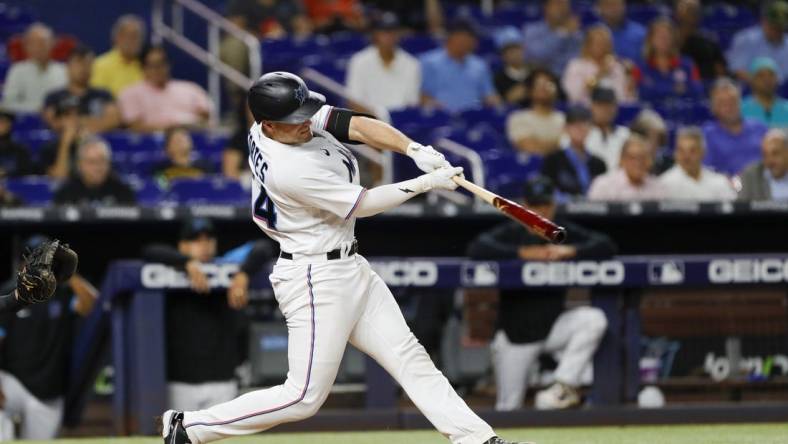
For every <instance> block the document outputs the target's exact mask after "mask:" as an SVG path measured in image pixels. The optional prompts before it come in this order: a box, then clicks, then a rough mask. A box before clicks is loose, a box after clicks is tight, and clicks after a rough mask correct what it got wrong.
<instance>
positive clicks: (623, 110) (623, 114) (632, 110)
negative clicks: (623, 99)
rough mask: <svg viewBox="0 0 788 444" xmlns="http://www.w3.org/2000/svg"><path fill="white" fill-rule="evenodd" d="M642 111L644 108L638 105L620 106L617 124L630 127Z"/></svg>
mask: <svg viewBox="0 0 788 444" xmlns="http://www.w3.org/2000/svg"><path fill="white" fill-rule="evenodd" d="M642 109H643V107H642V106H641V105H640V104H638V103H633V104H626V105H620V106H619V107H618V115H617V116H616V124H617V125H629V124H630V122H632V121H633V120H634V119H635V117H637V115H638V114H639V113H640V111H641V110H642Z"/></svg>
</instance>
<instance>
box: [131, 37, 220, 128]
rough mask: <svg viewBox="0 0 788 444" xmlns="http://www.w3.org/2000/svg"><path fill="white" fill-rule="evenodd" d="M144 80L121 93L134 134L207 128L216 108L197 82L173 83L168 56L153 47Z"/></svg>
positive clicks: (145, 60) (147, 54) (145, 64)
mask: <svg viewBox="0 0 788 444" xmlns="http://www.w3.org/2000/svg"><path fill="white" fill-rule="evenodd" d="M142 71H143V76H144V78H143V80H142V81H141V82H139V83H137V84H134V85H132V86H129V87H128V88H126V89H124V90H123V92H121V94H120V97H119V98H118V105H120V111H121V114H122V115H123V121H124V123H125V124H126V125H127V126H128V128H129V129H130V130H132V131H139V132H154V131H163V130H166V129H167V128H170V127H173V126H188V127H203V126H205V125H206V124H207V122H208V117H209V116H210V114H211V109H212V107H213V105H212V103H211V99H210V98H209V97H208V94H207V93H206V92H205V90H203V89H202V88H201V87H200V86H199V85H197V84H195V83H193V82H187V81H183V80H172V79H170V63H169V61H168V60H167V53H166V52H165V51H164V48H162V47H160V46H152V47H150V48H148V49H147V50H146V51H145V52H144V53H143V54H142Z"/></svg>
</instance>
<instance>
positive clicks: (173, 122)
mask: <svg viewBox="0 0 788 444" xmlns="http://www.w3.org/2000/svg"><path fill="white" fill-rule="evenodd" d="M577 3H582V4H581V5H580V7H579V8H578V4H577ZM628 3H629V2H625V1H623V0H596V1H591V0H589V1H585V2H576V4H573V3H572V2H570V1H569V0H545V1H544V2H542V3H541V4H540V5H539V11H538V14H533V7H534V5H533V4H531V3H527V2H515V1H512V2H496V8H503V9H504V10H506V11H517V10H518V8H521V9H522V10H523V11H525V10H528V11H530V12H527V13H524V14H523V16H524V17H525V16H526V15H528V14H530V15H529V16H528V18H527V20H526V19H524V20H523V22H522V23H521V24H519V25H518V26H503V25H500V26H499V25H494V26H493V25H491V24H490V22H485V21H484V20H479V17H477V16H475V15H474V14H473V13H470V14H468V13H464V12H463V11H466V12H467V11H469V10H470V11H473V9H472V8H471V9H467V8H466V9H463V8H462V7H459V6H458V3H455V2H450V3H447V2H441V1H438V0H425V1H421V2H396V1H382V0H380V1H371V0H370V1H359V0H343V1H339V2H325V1H320V0H303V1H300V2H296V1H288V2H284V1H276V0H261V1H256V0H255V1H252V0H233V1H230V2H229V4H228V5H227V9H226V11H224V12H225V14H226V16H227V18H228V19H229V20H230V21H232V22H233V23H235V24H237V25H238V26H240V27H242V28H243V29H245V30H247V31H249V32H251V33H254V34H255V35H258V36H259V37H260V38H261V39H264V41H275V40H276V39H310V38H312V37H313V36H315V35H323V34H328V35H347V33H351V34H354V35H359V34H360V33H365V34H366V35H367V36H368V46H366V47H361V48H358V50H357V52H355V53H354V54H352V55H351V56H350V57H349V58H348V59H347V61H346V63H345V62H343V63H345V65H344V66H346V68H343V70H342V73H343V74H342V75H343V77H344V79H343V80H344V81H345V83H346V91H347V94H348V100H347V103H346V105H347V106H349V107H353V108H356V109H358V110H361V111H365V112H369V113H374V110H376V109H387V110H389V111H391V112H394V113H396V112H398V111H402V110H411V109H416V108H420V109H421V110H423V112H427V113H439V114H440V113H443V114H445V115H447V116H449V117H448V119H454V118H455V116H463V115H464V114H463V113H468V112H474V111H478V110H485V109H486V111H485V112H486V113H487V114H488V115H489V116H493V115H495V116H501V117H500V119H499V120H500V122H496V121H495V119H492V118H491V119H490V121H491V122H492V124H491V127H490V128H486V129H485V128H482V129H480V130H479V131H481V132H482V133H484V134H485V135H487V136H490V137H491V138H492V139H494V140H496V141H500V142H501V144H503V145H504V146H506V148H505V149H507V150H509V151H511V153H513V154H516V155H517V156H519V157H518V158H519V159H524V158H525V159H531V161H529V162H530V163H529V164H528V165H530V167H529V168H531V169H530V170H529V171H526V172H524V173H522V174H521V177H515V178H514V179H512V180H514V181H519V182H520V183H524V182H525V181H526V180H527V179H528V176H529V175H531V174H536V173H541V174H543V175H544V176H547V177H549V178H550V179H552V180H553V181H554V183H555V186H556V189H557V190H559V193H560V200H559V201H567V200H574V199H583V198H588V199H599V200H632V199H646V200H652V199H696V200H729V199H735V198H737V197H738V198H750V199H751V198H756V197H755V196H758V197H757V198H762V197H763V196H768V198H770V199H788V193H786V188H787V187H788V186H787V185H786V184H787V183H788V175H786V174H785V167H784V166H785V164H786V163H788V161H787V160H786V158H788V146H786V144H785V137H784V133H783V132H781V131H785V129H786V128H787V127H788V100H786V98H785V97H784V94H785V92H786V91H788V88H787V87H786V86H787V85H788V81H786V79H787V78H786V74H788V35H786V33H787V32H788V2H786V1H785V0H770V1H768V2H760V5H759V6H758V7H748V6H738V7H737V8H738V9H735V10H736V11H743V12H742V14H743V15H744V16H747V14H749V16H751V17H752V20H750V21H749V22H747V21H746V20H744V21H743V22H742V23H746V24H749V25H751V26H739V27H738V28H737V29H735V30H729V31H730V35H721V32H717V33H715V32H714V31H715V30H713V29H706V28H705V27H704V17H705V16H704V14H706V13H707V10H706V9H704V6H703V5H702V4H701V2H700V1H698V0H675V1H673V2H665V3H663V4H661V5H658V6H654V7H653V8H652V11H661V14H650V15H648V16H647V17H646V16H644V15H642V14H641V15H637V14H634V15H633V14H632V13H631V12H630V11H629V10H628V8H630V7H632V5H631V4H628ZM463 4H464V5H465V6H468V4H471V5H472V4H473V2H459V5H460V6H463ZM506 8H509V9H506ZM660 8H661V9H660ZM748 8H749V9H748ZM493 14H495V13H493ZM644 17H645V18H644ZM509 22H511V20H510V19H509ZM733 31H736V32H733ZM109 36H110V38H111V45H112V46H111V49H110V50H109V51H108V52H106V53H104V54H101V55H98V56H96V55H95V54H94V52H93V50H91V49H90V48H88V47H85V46H83V45H81V44H76V45H75V46H74V47H73V48H71V49H70V50H69V51H68V53H67V54H65V56H63V57H61V58H60V59H56V58H55V57H54V55H53V51H52V49H53V46H54V45H55V43H56V40H57V35H56V33H55V32H54V31H53V30H52V29H50V28H49V27H48V26H47V25H45V24H43V23H32V24H31V25H30V26H29V27H28V28H27V29H26V31H25V32H24V34H23V35H22V36H21V42H22V45H21V49H22V51H21V52H22V57H21V58H19V59H18V60H16V61H15V63H13V64H12V65H11V66H10V69H9V70H8V73H7V75H6V77H5V80H4V83H3V88H2V102H1V103H2V109H1V110H0V203H2V204H4V205H7V204H14V203H16V204H19V203H20V200H19V198H18V197H14V196H13V195H12V193H11V192H9V190H8V189H6V186H5V182H6V179H7V178H13V177H26V176H29V175H42V176H47V177H48V178H49V179H50V180H52V181H53V182H54V183H57V184H59V185H58V190H57V191H56V192H55V193H54V195H53V196H54V198H55V201H56V202H64V203H92V204H95V203H103V204H107V203H133V202H135V201H136V200H137V199H135V190H132V191H131V192H129V190H128V189H130V188H129V185H133V184H134V183H137V182H138V181H135V180H133V178H126V177H125V176H126V175H127V174H129V172H130V171H129V168H128V166H127V165H126V164H125V162H128V161H129V159H134V161H137V162H138V165H143V167H139V168H136V170H134V171H131V172H132V173H134V175H136V176H140V175H141V176H144V177H145V178H147V179H150V180H154V181H155V183H156V184H157V185H158V186H160V187H162V189H166V188H167V187H168V186H169V184H170V183H172V182H173V181H178V180H184V179H195V178H202V177H224V178H225V179H226V180H230V181H237V180H243V179H244V177H245V170H246V168H247V167H246V165H245V164H246V162H245V158H246V154H247V152H248V151H247V147H246V141H245V140H246V137H245V136H246V135H245V132H246V129H247V128H248V125H249V124H250V120H249V118H248V115H247V114H248V113H247V112H246V110H245V107H244V102H243V100H240V99H241V97H242V96H241V95H237V94H236V96H233V94H234V93H239V91H235V92H233V91H232V90H231V89H228V93H230V96H231V97H235V98H234V100H233V101H232V103H233V104H234V105H233V107H234V108H237V109H238V111H237V112H233V113H232V114H233V116H234V117H235V119H234V120H235V126H236V128H237V130H236V135H235V136H234V137H232V138H229V139H226V140H224V139H223V142H222V143H223V145H224V146H223V147H222V148H223V149H220V150H218V151H216V152H211V153H208V152H205V151H204V150H202V145H199V146H196V145H195V140H197V139H194V140H193V138H194V137H197V134H198V133H200V132H202V131H205V130H213V129H215V128H214V127H213V125H212V123H213V122H216V121H217V117H218V116H219V113H222V111H223V110H220V109H216V107H215V105H214V104H213V103H212V101H211V98H210V97H209V95H208V94H207V92H206V91H205V90H204V89H203V88H202V87H201V86H199V85H197V84H196V83H193V82H189V81H185V80H179V79H174V78H172V77H171V75H170V68H171V66H170V58H169V56H168V53H167V50H166V49H165V48H164V47H161V46H155V45H151V44H149V43H148V41H149V39H148V32H147V30H146V25H145V20H144V19H142V18H140V17H136V16H133V15H123V16H121V17H120V18H118V19H117V21H116V23H115V24H114V25H113V26H112V28H111V30H109ZM414 36H416V37H418V36H427V37H428V38H430V39H432V40H431V41H435V42H440V43H438V44H437V45H430V44H426V45H422V46H418V45H416V46H412V47H413V48H414V49H413V50H412V51H410V52H409V51H408V50H406V48H405V46H404V45H403V39H406V38H414ZM304 41H306V40H304ZM422 41H423V40H422ZM417 47H418V48H417ZM263 48H264V49H263V50H264V51H265V48H266V46H265V45H263ZM354 51H356V50H354ZM218 55H219V56H220V58H221V59H222V60H223V61H224V62H225V63H227V64H229V65H230V66H233V67H235V68H236V69H238V70H239V71H241V72H248V70H249V67H248V66H246V65H247V64H248V58H247V57H246V47H245V46H244V45H243V43H241V42H240V41H238V40H237V39H235V38H234V37H231V36H226V37H225V38H224V39H223V41H222V44H221V49H220V54H218ZM263 56H264V60H266V56H269V59H271V58H272V59H273V60H276V57H275V56H276V54H265V53H264V55H263ZM274 66H276V65H275V63H274ZM240 92H241V93H242V91H240ZM31 113H32V114H35V115H38V116H39V117H40V119H41V120H42V121H43V122H44V124H45V127H46V130H47V131H48V133H47V134H51V136H48V137H47V138H45V139H44V140H43V143H39V144H37V146H36V147H35V149H31V148H30V147H27V146H25V145H24V143H22V142H23V141H22V140H20V141H18V142H17V141H16V139H15V137H14V135H15V134H16V132H15V131H14V126H15V120H16V119H19V118H23V117H24V116H28V115H30V114H31ZM236 114H237V115H236ZM624 114H626V115H624ZM496 118H497V117H496ZM394 123H395V124H396V123H398V122H397V121H396V119H394ZM416 123H418V122H416ZM463 123H464V124H466V125H470V124H471V123H473V122H470V121H468V120H467V119H466V120H464V121H463ZM416 126H418V125H415V126H411V129H413V128H414V127H416ZM474 128H477V129H478V127H476V126H475V127H474ZM403 129H404V130H406V132H408V131H407V128H403ZM432 129H434V130H436V131H437V128H432ZM770 129H771V130H774V131H770ZM420 130H421V131H413V132H411V135H412V136H414V137H418V136H424V137H425V139H427V140H422V142H425V143H430V142H433V140H431V139H430V137H433V136H434V134H435V133H436V131H432V132H430V131H429V130H430V128H423V127H421V128H420ZM425 130H426V131H425ZM117 131H124V132H126V133H129V134H139V135H141V136H140V137H146V136H145V135H148V134H152V135H153V136H152V138H151V139H145V140H153V141H154V142H153V143H156V144H157V147H156V150H157V151H156V152H155V153H154V154H151V155H150V156H149V157H146V158H145V159H143V160H140V159H142V157H144V156H142V154H140V153H136V152H133V151H131V150H129V151H131V152H125V151H124V152H122V153H117V154H119V155H118V156H114V155H113V154H116V153H115V151H117V150H121V151H123V150H124V149H121V148H119V147H118V146H113V145H114V143H113V141H112V140H114V139H113V138H111V137H109V138H102V137H103V136H104V135H111V134H113V133H115V132H117ZM491 133H493V134H491ZM199 140H202V139H199ZM483 140H485V141H488V140H489V139H485V138H483ZM501 144H498V145H497V146H496V148H497V149H499V150H500V149H501ZM471 148H473V149H477V150H481V149H483V148H481V147H477V146H472V147H471ZM149 151H150V150H149ZM217 154H218V155H217ZM135 165H137V164H135ZM487 174H488V175H493V176H494V175H496V174H499V173H498V172H497V171H496V170H494V169H492V168H487ZM518 174H519V173H518ZM758 174H760V176H758ZM129 179H131V180H129ZM490 179H493V178H488V181H490V182H495V181H494V180H490ZM507 180H508V179H507ZM752 187H759V189H758V190H757V191H753V189H752ZM761 188H762V189H761ZM136 191H139V190H136Z"/></svg>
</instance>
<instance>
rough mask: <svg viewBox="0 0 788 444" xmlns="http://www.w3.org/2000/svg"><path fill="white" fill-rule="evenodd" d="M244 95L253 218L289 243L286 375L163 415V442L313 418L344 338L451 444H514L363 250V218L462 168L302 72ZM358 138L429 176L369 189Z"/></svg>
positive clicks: (267, 80)
mask: <svg viewBox="0 0 788 444" xmlns="http://www.w3.org/2000/svg"><path fill="white" fill-rule="evenodd" d="M248 101H249V108H250V109H251V111H252V114H253V115H254V119H255V123H254V125H252V127H251V129H250V130H249V138H248V142H249V165H250V167H251V169H252V172H253V176H254V186H253V209H252V212H253V218H254V221H255V223H256V224H257V225H258V226H259V227H260V228H261V229H262V230H263V231H264V232H265V233H266V234H267V235H268V236H270V237H271V238H272V239H274V240H276V241H277V242H279V246H280V248H281V253H280V256H279V260H278V261H277V263H276V265H275V266H274V269H273V272H272V273H271V276H270V280H271V285H272V286H273V289H274V294H275V297H276V300H277V302H278V303H279V308H280V310H281V311H282V314H283V315H284V317H285V319H286V321H287V329H288V348H287V350H288V363H289V371H288V373H287V380H286V381H285V382H284V384H282V385H279V386H276V387H272V388H268V389H265V390H258V391H254V392H250V393H247V394H245V395H243V396H240V397H238V398H236V399H234V400H232V401H229V402H226V403H223V404H219V405H216V406H213V407H211V408H208V409H205V410H199V411H193V412H180V411H174V410H167V411H166V412H164V414H163V415H162V418H161V419H162V425H163V427H162V436H163V437H164V442H165V444H185V443H192V444H202V443H207V442H211V441H216V440H219V439H223V438H227V437H231V436H237V435H246V434H251V433H256V432H260V431H263V430H267V429H270V428H271V427H274V426H276V425H278V424H282V423H286V422H291V421H298V420H301V419H305V418H308V417H310V416H312V415H314V414H315V413H316V412H317V411H318V409H319V408H320V406H321V405H322V404H323V402H324V401H325V400H326V398H327V397H328V394H329V392H330V390H331V386H332V384H333V383H334V379H335V378H336V374H337V370H338V369H339V364H340V361H341V360H342V355H343V353H344V351H345V344H346V343H347V342H350V343H351V344H353V345H354V346H355V347H356V348H358V349H359V350H361V351H363V352H364V353H366V354H368V355H369V356H371V357H372V358H374V359H375V360H376V361H377V362H378V363H379V364H380V365H382V366H383V367H384V368H385V369H386V370H387V371H388V372H389V373H390V374H391V375H392V376H393V377H394V378H395V379H396V380H397V382H399V384H400V385H401V386H402V387H403V388H404V389H405V392H406V393H407V394H408V396H409V397H410V399H411V400H412V401H413V402H414V403H415V404H416V406H417V407H418V408H419V409H420V410H421V412H422V413H423V414H424V415H425V416H426V417H427V418H428V419H429V420H430V422H432V424H433V425H434V426H435V427H436V428H437V429H438V430H439V431H440V432H441V433H442V434H443V435H444V436H446V437H447V438H448V439H449V440H450V441H451V442H452V443H455V444H511V443H509V442H508V441H505V440H503V439H501V438H499V437H498V436H496V435H495V432H494V431H493V429H492V428H491V427H490V426H489V425H488V424H487V423H486V422H484V421H483V420H482V419H481V418H479V417H478V416H477V415H476V414H475V413H473V411H471V409H470V408H468V406H467V405H466V404H465V402H464V401H463V400H462V399H461V398H460V397H459V396H458V395H457V394H456V393H455V392H454V390H453V389H452V387H451V385H450V384H449V381H448V380H447V379H446V378H445V377H444V376H443V374H441V372H440V371H439V370H438V369H437V368H436V367H435V365H434V364H433V363H432V361H431V360H430V357H429V355H428V354H427V352H426V351H425V350H424V348H423V347H422V346H421V344H419V342H418V341H417V340H416V337H415V336H414V335H413V333H411V331H410V330H409V329H408V327H407V325H406V324H405V319H404V317H403V316H402V312H401V311H400V309H399V306H398V305H397V302H396V301H395V300H394V296H393V295H392V294H391V291H390V290H389V289H388V288H387V287H386V284H385V283H384V282H383V280H382V279H381V278H380V277H379V276H378V275H377V274H376V273H375V272H374V271H373V270H372V268H371V267H370V266H369V263H368V262H367V260H366V259H364V257H362V256H361V255H360V254H358V244H357V242H356V240H355V236H354V233H353V231H354V226H355V221H356V218H357V217H370V216H374V215H376V214H378V213H382V212H383V211H386V210H388V209H390V208H394V207H396V206H398V205H400V204H402V203H403V202H405V201H407V200H408V199H410V198H412V197H413V196H416V195H418V194H421V193H425V192H427V191H429V190H433V189H446V190H454V189H455V188H456V187H457V184H456V183H455V182H454V180H452V177H454V176H459V175H462V168H455V167H452V166H451V165H449V163H448V162H447V161H446V160H445V159H444V157H443V155H441V154H440V153H438V152H437V151H435V150H434V149H433V148H432V147H430V146H423V145H420V144H418V143H416V142H414V141H412V140H410V139H409V138H408V137H406V136H405V135H404V134H402V133H401V132H400V131H398V130H397V129H395V128H393V127H391V126H390V125H387V124H385V123H383V122H380V121H378V120H375V119H373V118H370V117H366V116H363V115H360V114H357V113H354V112H353V111H350V110H346V109H342V108H336V107H333V106H328V105H326V104H325V97H324V96H322V95H321V94H318V93H315V92H312V91H309V89H307V86H306V84H305V83H304V81H303V80H301V78H299V77H298V76H296V75H294V74H290V73H286V72H272V73H268V74H265V75H263V76H262V77H260V78H259V79H258V80H257V81H256V82H255V83H254V84H253V85H252V87H251V88H250V90H249V95H248ZM353 142H359V143H365V144H367V145H370V146H373V147H376V148H380V149H385V150H391V151H396V152H399V153H402V154H406V155H408V156H410V157H411V158H412V159H413V160H414V161H415V162H416V165H417V166H418V167H419V168H420V169H421V170H423V171H424V172H425V173H426V174H424V175H422V176H419V177H417V178H415V179H411V180H407V181H404V182H399V183H394V184H389V185H382V186H379V187H376V188H372V189H369V190H367V189H365V188H363V187H361V186H360V185H359V174H358V163H357V162H356V159H355V157H354V156H353V154H352V153H351V152H350V151H349V150H348V149H347V148H346V147H345V146H343V145H342V143H353ZM404 233H405V230H404V229H403V234H404Z"/></svg>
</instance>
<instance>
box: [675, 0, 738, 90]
mask: <svg viewBox="0 0 788 444" xmlns="http://www.w3.org/2000/svg"><path fill="white" fill-rule="evenodd" d="M673 18H674V20H676V28H677V30H678V41H679V47H680V48H681V54H682V55H684V56H686V57H689V58H690V59H692V61H693V62H694V63H695V66H696V67H697V68H698V71H699V73H700V76H701V78H702V79H703V80H713V79H715V78H716V77H720V76H724V75H725V74H726V73H727V72H728V62H726V61H725V56H724V55H723V53H722V49H721V48H720V45H719V44H718V43H717V41H716V40H715V38H714V37H712V36H710V35H708V33H706V32H705V31H703V30H701V29H700V22H701V19H702V11H701V4H700V0H676V2H675V5H674V9H673Z"/></svg>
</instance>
